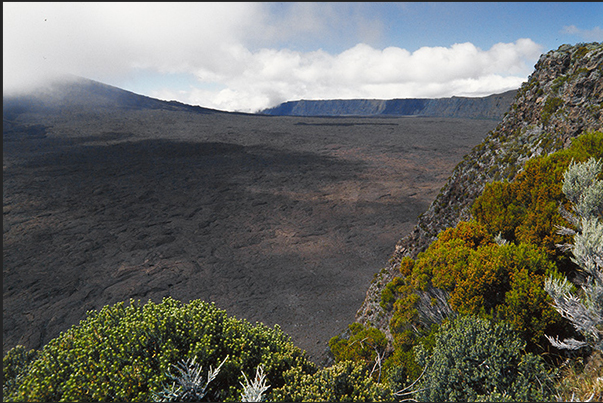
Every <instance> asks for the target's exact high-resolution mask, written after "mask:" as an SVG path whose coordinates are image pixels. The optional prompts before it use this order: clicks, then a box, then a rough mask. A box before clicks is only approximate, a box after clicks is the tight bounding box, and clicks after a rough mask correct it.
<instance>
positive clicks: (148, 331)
mask: <svg viewBox="0 0 603 403" xmlns="http://www.w3.org/2000/svg"><path fill="white" fill-rule="evenodd" d="M14 353H15V352H13V353H11V352H9V353H8V354H7V355H9V356H14ZM226 357H229V358H228V360H226V362H225V363H224V365H223V366H222V368H221V371H220V373H219V374H218V375H217V377H216V378H215V380H214V381H213V382H212V383H211V384H210V385H209V387H208V389H207V397H208V398H209V399H211V400H233V399H238V398H239V397H240V396H241V392H242V390H243V387H242V385H241V382H243V381H244V375H243V374H252V373H254V372H255V370H256V368H257V367H258V366H259V365H262V366H263V368H264V369H265V371H266V376H267V378H268V379H269V381H270V384H271V386H272V387H275V388H277V387H280V386H283V385H284V382H285V381H284V378H283V373H284V372H286V371H288V370H291V369H296V370H298V371H299V372H300V373H304V374H306V373H307V374H312V373H314V372H315V371H316V370H317V368H316V366H315V365H314V364H312V363H311V362H310V361H309V360H308V359H307V358H306V356H305V353H304V352H303V351H302V350H300V349H299V348H297V347H295V346H294V345H293V344H292V343H291V341H290V337H289V336H287V335H286V334H284V333H283V332H282V331H281V330H280V328H278V326H275V327H274V328H269V327H267V326H265V325H263V324H256V325H255V326H254V325H251V324H250V323H248V322H247V321H245V320H238V319H236V318H233V317H229V316H227V315H226V313H225V311H223V310H220V309H218V308H216V307H215V306H214V305H213V304H209V303H206V302H203V301H199V300H195V301H191V302H190V303H188V304H183V303H181V302H179V301H176V300H173V299H171V298H165V299H164V300H163V301H162V302H161V303H160V304H155V303H152V302H148V303H147V304H145V305H142V304H140V303H139V302H136V301H130V304H129V306H125V305H124V303H119V304H116V305H114V306H106V307H104V308H103V309H102V310H101V311H99V312H90V313H89V317H88V318H87V319H85V320H83V321H82V322H80V324H79V325H77V326H73V327H72V328H71V329H69V330H68V331H66V332H64V333H62V334H61V335H60V336H59V337H57V338H55V339H53V340H51V341H50V342H49V343H48V344H47V345H46V346H45V347H44V348H43V350H41V351H39V352H38V354H37V356H36V358H35V359H34V360H33V362H31V364H30V365H29V366H28V367H27V368H25V370H24V371H23V372H22V373H21V374H20V377H21V378H20V383H19V386H18V389H17V390H16V391H15V393H14V394H12V395H11V396H9V397H8V398H9V399H13V400H26V401H66V400H67V401H116V400H120V401H149V400H151V398H152V396H154V395H156V394H160V393H161V391H162V390H163V388H164V387H168V386H169V383H171V378H170V374H171V373H172V372H173V368H174V367H173V366H174V365H176V364H177V363H179V362H181V361H183V360H187V359H193V358H194V359H195V360H196V363H197V364H198V365H199V366H200V367H201V368H204V369H205V370H207V369H209V368H210V367H213V368H215V367H217V366H218V365H219V364H220V363H222V361H224V359H225V358H226ZM5 362H6V357H5ZM13 368H14V367H13ZM5 371H6V369H5ZM6 398H7V397H6V396H5V399H6Z"/></svg>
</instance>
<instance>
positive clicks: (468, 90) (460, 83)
mask: <svg viewBox="0 0 603 403" xmlns="http://www.w3.org/2000/svg"><path fill="white" fill-rule="evenodd" d="M541 50H542V48H541V46H539V45H537V44H536V43H534V42H533V41H531V40H529V39H520V40H518V41H516V42H514V43H506V44H503V43H499V44H496V45H494V46H492V48H490V49H489V50H481V49H479V48H477V47H475V46H474V45H473V44H471V43H462V44H455V45H453V46H451V47H448V48H444V47H431V48H430V47H424V48H420V49H418V50H416V51H415V52H412V53H411V52H409V51H407V50H405V49H401V48H396V47H388V48H385V49H383V50H379V49H374V48H372V47H371V46H368V45H366V44H358V45H356V46H354V47H353V48H350V49H348V50H346V51H344V52H341V53H340V54H338V55H330V54H328V53H326V52H323V51H316V52H308V53H302V52H294V51H290V50H279V51H277V50H271V49H262V50H260V51H257V52H255V53H253V52H242V51H241V52H237V55H234V54H232V55H231V56H232V61H233V63H234V64H235V65H237V66H243V67H244V68H243V69H242V70H241V71H239V72H237V74H235V75H230V76H229V75H223V76H221V77H220V79H221V82H222V83H223V84H224V85H225V86H226V87H228V91H226V90H222V91H219V92H216V93H211V92H206V91H204V92H196V93H194V96H193V94H192V93H191V95H192V96H193V97H192V100H194V102H195V103H199V104H202V105H205V106H209V107H213V108H217V109H224V110H241V111H256V110H258V109H263V108H266V107H271V106H275V105H276V104H278V103H279V102H283V101H284V100H293V99H346V98H382V99H389V98H419V97H448V96H452V95H459V96H460V95H467V96H471V95H473V96H482V95H489V94H492V93H497V92H503V91H506V90H509V89H514V88H518V87H519V86H520V85H521V83H522V82H523V81H525V79H526V78H527V76H528V75H529V74H530V73H531V72H532V69H533V64H534V63H535V61H536V60H537V59H538V57H539V56H540V54H541Z"/></svg>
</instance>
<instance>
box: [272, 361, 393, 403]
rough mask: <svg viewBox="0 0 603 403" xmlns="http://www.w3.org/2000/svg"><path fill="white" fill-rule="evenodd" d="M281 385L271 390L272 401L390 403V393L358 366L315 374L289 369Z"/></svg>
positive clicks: (338, 365)
mask: <svg viewBox="0 0 603 403" xmlns="http://www.w3.org/2000/svg"><path fill="white" fill-rule="evenodd" d="M284 378H285V385H284V386H282V387H280V388H278V389H275V390H274V391H273V393H272V397H273V399H274V400H275V401H286V402H381V401H392V400H393V399H392V394H391V390H390V389H389V388H388V387H387V386H385V385H383V384H380V383H376V382H374V381H373V380H372V378H371V376H370V373H369V370H368V369H367V368H366V367H365V366H364V365H362V364H361V363H358V362H352V361H341V362H338V363H336V364H335V365H332V366H330V367H327V368H324V369H321V370H320V371H318V372H316V373H315V374H308V373H304V372H302V371H301V370H300V368H299V367H298V368H293V369H291V370H289V371H287V372H286V373H285V374H284Z"/></svg>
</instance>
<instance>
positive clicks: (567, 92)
mask: <svg viewBox="0 0 603 403" xmlns="http://www.w3.org/2000/svg"><path fill="white" fill-rule="evenodd" d="M602 107H603V45H602V44H601V43H590V44H578V45H575V46H570V45H563V46H560V47H559V48H558V49H557V50H553V51H550V52H548V53H546V54H543V55H542V56H541V57H540V59H539V61H538V62H537V63H536V65H535V68H534V72H533V73H532V75H531V76H530V77H529V78H528V81H527V82H525V83H524V84H523V85H522V87H521V88H520V90H519V91H518V93H517V95H516V97H515V101H514V102H513V104H512V105H511V108H510V109H509V112H508V113H507V114H506V115H505V117H504V119H503V120H502V122H501V123H500V124H499V125H498V126H497V128H496V129H495V130H493V131H492V132H490V133H489V134H488V136H487V137H486V139H485V140H484V141H483V143H481V144H480V145H478V146H476V147H475V148H474V149H473V150H472V151H471V152H470V153H469V154H468V155H467V156H466V157H465V158H464V160H463V161H462V162H461V163H459V164H458V165H457V166H456V168H455V169H454V171H453V173H452V175H451V177H450V178H449V179H448V182H447V183H446V185H445V186H444V187H443V188H442V190H441V191H440V193H439V195H438V196H437V198H436V199H435V200H434V202H433V203H432V204H431V205H430V207H429V209H428V210H427V211H426V212H425V213H424V214H423V215H421V217H419V221H418V224H417V225H416V227H415V228H414V230H413V231H412V232H411V233H410V234H409V235H408V236H406V237H405V238H403V239H402V240H400V241H399V242H398V244H397V245H396V248H395V251H394V253H393V255H392V258H391V260H390V264H389V266H388V267H386V268H385V269H384V270H382V272H381V273H379V274H378V275H377V276H376V278H375V279H374V280H373V282H372V283H371V285H370V287H369V289H368V291H367V294H366V299H365V301H364V303H363V305H362V306H361V308H360V309H359V310H358V313H357V316H356V321H357V322H359V323H363V324H372V325H373V326H376V327H377V328H379V329H381V330H382V331H384V332H386V334H387V333H388V332H389V330H388V324H389V319H390V318H389V317H388V315H387V314H386V313H385V312H384V311H383V310H382V308H381V307H380V306H379V300H380V296H381V291H382V289H383V288H384V287H385V285H386V284H387V283H388V282H389V281H391V280H392V278H394V277H395V276H396V271H397V270H396V267H397V265H398V264H399V263H400V261H401V259H402V258H403V257H405V256H409V257H412V258H415V257H416V256H417V255H418V254H419V253H420V252H422V251H424V250H425V249H426V248H427V247H428V246H429V244H430V243H431V242H432V241H433V240H435V239H436V237H437V235H438V233H439V232H440V231H442V230H444V229H446V228H449V227H454V226H455V225H456V224H457V223H458V222H459V221H464V220H468V219H469V218H470V207H471V204H472V203H473V201H474V200H475V199H476V198H477V196H479V195H480V193H481V192H482V191H483V189H484V187H485V185H486V184H487V183H489V182H492V181H494V180H503V179H506V180H509V181H511V180H513V178H514V177H515V175H516V174H517V173H518V172H519V171H520V169H521V167H522V166H523V164H524V163H525V161H527V160H528V159H530V158H532V157H536V156H539V155H547V154H550V153H552V152H554V151H557V150H560V149H563V148H565V147H567V146H568V145H569V144H570V143H571V139H572V138H574V137H576V136H578V135H579V134H581V133H583V132H584V131H595V130H602V129H603V113H602Z"/></svg>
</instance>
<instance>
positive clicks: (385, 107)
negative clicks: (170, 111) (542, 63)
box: [261, 90, 517, 120]
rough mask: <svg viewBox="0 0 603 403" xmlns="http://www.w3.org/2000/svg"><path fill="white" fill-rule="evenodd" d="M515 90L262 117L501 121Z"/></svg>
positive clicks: (295, 106)
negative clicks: (408, 117)
mask: <svg viewBox="0 0 603 403" xmlns="http://www.w3.org/2000/svg"><path fill="white" fill-rule="evenodd" d="M516 93H517V90H511V91H507V92H504V93H501V94H494V95H489V96H487V97H450V98H437V99H428V98H407V99H387V100H386V99H331V100H300V101H289V102H285V103H282V104H280V105H278V106H276V107H274V108H270V109H266V110H264V111H262V112H261V113H263V114H266V115H278V116H432V117H434V116H437V117H450V118H463V119H493V120H500V119H502V117H503V115H504V113H505V112H506V111H507V110H508V108H509V105H510V104H511V102H513V98H514V97H515V94H516Z"/></svg>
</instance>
